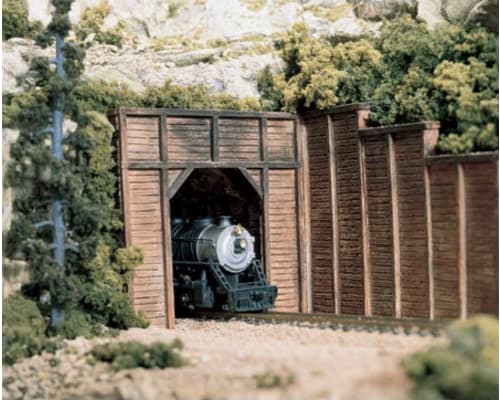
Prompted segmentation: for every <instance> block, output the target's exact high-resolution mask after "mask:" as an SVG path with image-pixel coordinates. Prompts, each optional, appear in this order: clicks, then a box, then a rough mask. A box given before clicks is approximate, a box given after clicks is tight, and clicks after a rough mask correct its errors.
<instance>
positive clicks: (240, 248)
mask: <svg viewBox="0 0 500 400" xmlns="http://www.w3.org/2000/svg"><path fill="white" fill-rule="evenodd" d="M246 248H247V241H246V240H245V239H236V240H235V241H234V252H235V253H236V254H241V253H243V252H244V251H245V249H246Z"/></svg>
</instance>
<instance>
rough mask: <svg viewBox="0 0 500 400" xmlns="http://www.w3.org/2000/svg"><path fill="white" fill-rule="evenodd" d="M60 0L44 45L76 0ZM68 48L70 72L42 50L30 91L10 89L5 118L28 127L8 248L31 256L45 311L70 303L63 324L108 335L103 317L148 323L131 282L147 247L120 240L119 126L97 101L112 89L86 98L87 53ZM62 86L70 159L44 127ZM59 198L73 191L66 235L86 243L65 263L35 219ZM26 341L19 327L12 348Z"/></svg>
mask: <svg viewBox="0 0 500 400" xmlns="http://www.w3.org/2000/svg"><path fill="white" fill-rule="evenodd" d="M52 2H53V5H54V6H55V7H56V8H55V12H54V18H53V20H52V22H51V24H49V28H48V29H49V31H48V32H47V33H46V35H45V36H44V37H42V38H41V39H40V40H41V43H43V44H44V45H49V44H50V43H51V42H52V41H53V35H54V34H55V33H57V34H64V32H65V31H66V29H67V25H65V23H64V21H65V20H66V19H67V12H68V10H69V9H70V8H71V1H69V0H52ZM105 13H106V10H104V11H102V13H101V15H104V14H105ZM65 50H66V51H65V57H66V60H65V70H66V78H65V79H62V78H60V77H57V76H56V74H55V72H54V71H53V70H52V69H51V68H50V67H49V63H48V60H46V59H42V58H35V59H34V60H33V62H32V64H31V68H30V70H29V71H28V73H27V74H26V75H25V76H24V77H21V80H22V84H23V88H24V91H23V92H21V93H19V94H15V95H8V96H5V97H4V103H5V105H4V123H7V124H8V125H9V126H12V127H15V128H18V129H20V134H19V139H18V140H17V142H16V143H14V144H13V145H12V147H11V157H12V162H11V163H10V165H9V166H8V169H7V173H6V183H7V185H9V186H11V187H14V188H15V189H16V197H15V200H14V204H13V208H14V213H13V214H14V219H13V221H12V226H11V229H10V231H9V232H8V233H7V234H6V235H5V244H6V247H5V255H6V256H7V257H11V258H13V257H15V258H22V259H24V260H25V261H26V262H27V265H28V267H29V272H30V281H29V283H28V284H26V285H24V287H23V288H22V291H23V293H24V294H25V295H26V296H28V297H29V298H31V299H33V300H34V301H36V302H38V307H39V310H40V312H41V313H42V315H44V316H45V318H48V315H49V313H50V309H51V306H53V305H54V304H56V305H58V307H61V308H64V310H65V320H64V323H63V324H62V325H60V326H58V327H57V331H56V332H55V333H57V334H60V335H62V336H63V337H66V338H74V337H76V336H78V335H83V336H86V337H90V336H94V335H96V334H99V333H100V332H101V331H102V329H103V328H102V325H105V326H108V327H110V328H116V329H126V328H128V327H131V326H141V327H144V326H146V325H147V322H146V321H145V320H144V318H143V317H142V316H141V315H138V314H136V313H135V312H134V311H133V309H132V306H131V304H130V301H129V297H128V294H127V293H126V292H125V291H124V289H126V288H127V285H128V282H129V281H130V279H131V278H132V276H133V269H134V266H136V265H138V264H139V263H141V262H142V253H141V251H140V249H137V248H133V247H132V248H120V246H121V245H122V242H121V235H120V229H121V227H122V223H121V215H120V210H119V209H118V208H117V204H116V191H117V178H116V173H115V169H116V165H115V161H114V153H115V151H116V149H115V148H114V146H113V142H112V141H113V132H114V129H113V127H112V126H111V124H110V123H109V121H108V120H107V118H106V117H105V115H103V114H101V113H99V112H98V111H95V110H92V109H91V108H92V107H93V106H94V105H95V104H99V101H100V104H101V106H100V107H95V108H96V109H99V110H104V109H106V107H107V104H102V103H104V101H103V100H102V98H103V97H105V94H100V95H98V96H97V98H96V96H92V95H89V96H88V97H87V98H86V99H85V100H86V101H82V100H81V99H80V98H79V97H78V94H79V92H78V90H80V91H84V93H88V90H87V92H85V89H86V88H87V87H86V86H85V85H84V84H82V82H81V81H80V80H79V75H80V74H81V72H82V71H83V57H84V52H83V51H82V50H81V49H78V48H77V47H72V46H70V45H69V44H68V45H66V48H65ZM23 78H24V79H23ZM87 89H88V88H87ZM117 93H118V94H117V95H119V94H120V92H119V91H118V92H117ZM80 94H81V92H80ZM58 95H59V96H61V95H63V96H64V101H63V102H62V111H63V113H64V114H65V117H66V118H67V119H71V120H73V121H75V122H76V123H77V128H76V130H75V131H74V132H72V133H69V134H68V135H67V138H66V139H65V142H64V160H63V161H57V160H55V159H54V158H53V157H52V154H51V149H50V147H49V146H48V145H47V142H46V140H45V138H44V137H43V136H42V135H39V134H37V132H38V131H41V130H43V129H44V128H46V127H47V126H50V124H51V121H52V112H51V108H52V104H53V101H54V98H55V96H58ZM99 99H101V100H99ZM89 108H90V109H89ZM54 197H59V198H61V199H63V200H64V220H65V222H66V226H67V234H66V241H67V242H70V243H71V242H74V243H78V252H69V251H67V252H66V259H65V267H64V269H62V268H60V267H59V266H58V265H56V263H55V262H54V259H53V257H52V253H53V250H52V249H51V247H50V243H52V241H53V239H52V235H53V232H52V229H51V227H50V226H48V227H44V228H41V229H36V228H35V227H34V224H35V223H37V222H40V221H44V220H47V219H50V215H51V203H52V199H53V198H54ZM40 299H45V300H44V301H41V300H40ZM16 340H17V341H18V342H19V343H17V342H16ZM23 340H24V339H23V338H22V337H21V336H19V335H17V336H15V337H14V339H12V340H11V341H10V342H9V347H12V348H14V349H16V346H18V345H19V346H24V344H23ZM16 343H17V344H16ZM33 351H34V350H33ZM33 351H31V350H30V352H29V354H31V353H33ZM29 354H27V355H29Z"/></svg>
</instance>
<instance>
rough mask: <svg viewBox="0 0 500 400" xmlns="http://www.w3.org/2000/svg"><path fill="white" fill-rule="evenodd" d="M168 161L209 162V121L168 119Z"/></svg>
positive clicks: (202, 119) (186, 118)
mask: <svg viewBox="0 0 500 400" xmlns="http://www.w3.org/2000/svg"><path fill="white" fill-rule="evenodd" d="M167 132H168V159H169V160H170V161H187V160H193V161H210V160H211V158H212V152H211V119H209V118H188V117H168V118H167Z"/></svg>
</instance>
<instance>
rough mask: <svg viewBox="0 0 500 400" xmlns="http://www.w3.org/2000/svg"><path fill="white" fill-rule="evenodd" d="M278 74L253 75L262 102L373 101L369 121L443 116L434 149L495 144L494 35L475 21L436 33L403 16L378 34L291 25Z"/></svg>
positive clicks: (289, 105) (294, 106)
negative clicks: (330, 32)
mask: <svg viewBox="0 0 500 400" xmlns="http://www.w3.org/2000/svg"><path fill="white" fill-rule="evenodd" d="M276 45H277V48H278V49H279V51H280V53H281V57H282V59H283V60H284V61H285V63H286V66H285V70H284V73H283V74H282V75H278V76H277V75H273V74H271V73H270V69H269V68H267V69H266V68H265V69H264V70H263V71H261V73H260V74H259V77H258V88H259V91H260V93H261V105H262V107H263V108H266V109H273V110H279V109H281V108H284V109H285V110H287V111H297V110H303V109H311V108H312V109H314V108H317V109H326V108H329V107H333V106H335V105H340V104H347V103H354V102H361V101H362V102H365V101H368V102H370V104H371V122H372V123H373V124H375V125H378V124H385V125H387V124H395V123H406V122H416V121H420V120H432V119H437V120H440V121H441V132H442V133H443V137H442V138H441V141H440V144H439V146H438V150H440V151H442V152H447V153H462V152H471V151H484V150H495V149H497V148H498V52H497V47H498V34H493V33H488V32H487V31H486V30H485V29H483V28H481V27H477V26H460V25H447V26H442V27H439V28H437V29H435V30H433V31H431V30H429V29H428V28H427V26H426V25H425V23H424V22H420V21H417V20H414V19H412V18H411V17H410V16H408V15H403V16H400V17H398V18H395V19H394V20H391V21H385V22H384V23H383V25H382V28H381V32H380V36H379V37H378V38H371V39H367V38H366V37H358V38H356V37H352V36H341V37H333V38H327V37H320V38H314V37H312V35H311V34H310V33H309V30H308V28H307V26H306V25H305V24H296V25H295V26H294V27H293V28H292V29H290V30H289V31H288V32H287V33H286V34H285V35H284V36H283V38H282V39H281V40H279V41H278V42H277V43H276Z"/></svg>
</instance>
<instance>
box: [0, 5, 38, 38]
mask: <svg viewBox="0 0 500 400" xmlns="http://www.w3.org/2000/svg"><path fill="white" fill-rule="evenodd" d="M42 29H43V26H42V24H41V23H40V22H39V21H36V22H30V21H29V20H28V6H27V4H26V0H3V2H2V40H9V39H10V38H13V37H25V38H34V37H35V36H36V35H37V34H38V32H40V31H41V30H42Z"/></svg>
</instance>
